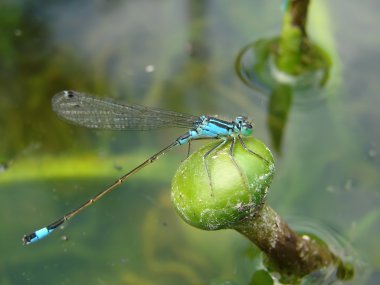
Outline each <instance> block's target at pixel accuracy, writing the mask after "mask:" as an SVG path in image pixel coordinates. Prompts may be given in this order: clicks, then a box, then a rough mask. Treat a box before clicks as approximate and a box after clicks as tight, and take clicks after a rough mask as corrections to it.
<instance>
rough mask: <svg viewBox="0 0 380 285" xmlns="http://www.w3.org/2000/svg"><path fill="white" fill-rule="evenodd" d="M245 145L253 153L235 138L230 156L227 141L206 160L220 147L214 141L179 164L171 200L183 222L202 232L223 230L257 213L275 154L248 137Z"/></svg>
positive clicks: (271, 175) (270, 177)
mask: <svg viewBox="0 0 380 285" xmlns="http://www.w3.org/2000/svg"><path fill="white" fill-rule="evenodd" d="M244 143H245V145H246V147H247V148H248V149H249V150H251V151H253V152H254V153H256V154H254V153H252V152H249V151H248V150H247V149H245V148H244V147H243V146H242V144H241V143H240V142H239V140H238V139H237V140H236V143H235V146H234V149H233V158H232V157H231V156H230V147H231V144H232V141H230V140H229V141H227V142H226V143H225V144H224V145H222V146H220V147H219V148H217V149H216V150H214V151H212V152H211V153H210V154H209V155H208V156H207V157H206V159H204V155H205V154H206V153H207V152H208V151H209V150H210V149H212V148H213V147H215V146H216V145H217V144H220V141H216V142H212V143H210V144H207V145H205V146H203V147H202V148H201V149H199V150H198V151H196V152H194V153H193V154H192V155H191V156H189V157H188V158H187V159H186V160H185V161H184V162H183V163H182V164H181V165H180V167H179V168H178V170H177V172H176V174H175V176H174V178H173V181H172V192H171V198H172V202H173V204H174V206H175V208H176V210H177V211H178V213H179V214H180V216H181V217H182V218H183V219H184V220H185V221H186V222H187V223H189V224H190V225H193V226H195V227H197V228H200V229H204V230H217V229H224V228H230V227H232V226H233V225H234V224H236V223H237V222H239V221H241V220H242V219H244V218H246V217H252V216H254V215H255V214H256V213H257V212H258V211H260V209H261V207H262V205H263V204H264V202H265V197H266V194H267V190H268V188H269V186H270V184H271V181H272V178H273V174H274V163H273V156H272V154H271V152H270V150H269V149H268V148H267V147H266V146H265V145H264V144H263V143H262V142H261V141H259V140H256V139H254V138H252V137H249V138H244ZM206 165H207V168H206ZM207 170H208V171H207Z"/></svg>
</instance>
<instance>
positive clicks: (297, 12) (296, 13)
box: [289, 0, 310, 37]
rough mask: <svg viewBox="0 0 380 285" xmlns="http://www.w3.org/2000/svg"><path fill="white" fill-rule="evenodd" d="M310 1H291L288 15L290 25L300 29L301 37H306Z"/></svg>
mask: <svg viewBox="0 0 380 285" xmlns="http://www.w3.org/2000/svg"><path fill="white" fill-rule="evenodd" d="M309 2H310V0H291V3H290V6H289V13H290V15H291V19H292V20H291V23H292V25H293V26H296V27H298V28H299V29H300V31H301V33H302V36H303V37H307V32H306V19H307V8H308V6H309Z"/></svg>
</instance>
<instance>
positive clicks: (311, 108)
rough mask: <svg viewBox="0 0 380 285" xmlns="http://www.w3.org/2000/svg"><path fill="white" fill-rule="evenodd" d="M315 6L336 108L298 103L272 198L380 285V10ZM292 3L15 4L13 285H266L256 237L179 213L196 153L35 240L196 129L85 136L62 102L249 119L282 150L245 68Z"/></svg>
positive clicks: (9, 204) (1, 84)
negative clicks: (70, 99)
mask: <svg viewBox="0 0 380 285" xmlns="http://www.w3.org/2000/svg"><path fill="white" fill-rule="evenodd" d="M278 2H280V1H278ZM314 2H316V6H315V14H316V15H314V20H313V21H315V22H314V23H317V24H318V27H317V28H315V27H314V29H313V28H312V27H311V31H310V34H311V36H313V35H314V36H315V37H316V38H319V39H320V40H321V45H323V44H326V45H327V46H328V47H327V48H328V49H329V51H330V52H331V54H332V57H333V62H334V63H333V64H334V65H333V66H334V67H333V72H332V73H331V77H330V82H329V83H328V84H327V86H326V88H325V89H323V90H320V91H319V92H320V93H321V97H323V98H325V99H324V100H321V101H320V102H318V103H317V104H316V103H315V102H313V103H312V104H307V103H305V104H302V105H297V104H295V105H294V106H293V107H292V108H291V110H290V113H289V114H288V117H287V121H286V124H284V125H285V128H284V133H283V137H282V141H281V146H280V148H281V155H279V152H274V155H275V158H276V169H277V172H276V176H275V180H274V182H273V185H272V188H271V190H270V192H269V200H270V201H269V202H270V205H271V206H272V207H273V208H274V209H275V210H276V211H277V212H279V214H281V215H282V216H284V217H285V218H286V217H287V216H298V217H305V218H307V219H312V220H314V221H317V222H318V223H320V224H321V225H326V226H330V227H333V228H335V229H337V230H338V231H339V232H340V233H341V234H342V236H344V237H345V238H346V239H347V241H348V242H349V243H350V244H351V245H352V247H353V249H354V251H355V252H356V256H357V257H358V259H360V260H361V261H362V263H361V268H362V270H361V271H360V272H359V274H360V275H361V276H360V278H359V281H357V282H356V281H355V282H352V284H379V282H380V243H379V238H378V237H379V236H380V209H379V205H380V203H379V202H380V195H379V193H380V192H379V189H380V178H379V177H380V176H379V170H380V157H379V155H380V143H379V141H380V127H379V126H378V122H380V112H379V111H378V110H379V106H380V96H379V95H378V92H379V90H380V81H379V72H380V67H379V66H380V65H379V62H380V53H379V50H380V40H379V38H378V37H377V36H376V35H377V33H378V31H377V30H378V28H377V27H378V26H379V24H380V20H379V18H378V14H379V12H380V4H378V3H377V2H376V1H370V0H366V1H361V2H358V1H353V0H349V1H343V0H339V1H321V0H315V1H314ZM330 2H331V3H330ZM279 6H280V3H274V2H273V3H272V2H270V1H263V0H260V1H259V0H257V1H239V2H237V3H233V4H232V2H231V1H225V0H223V1H174V0H167V1H161V0H158V1H92V2H91V3H90V2H89V1H87V2H86V1H44V2H43V1H10V0H9V1H3V2H2V3H1V4H0V34H1V37H0V163H1V165H0V166H1V167H0V195H1V196H0V221H1V226H0V233H1V236H2V238H1V242H0V252H1V259H0V284H5V285H8V284H83V283H88V284H137V285H139V284H148V285H149V284H251V283H250V280H251V279H252V276H253V274H254V272H255V271H256V270H257V267H256V264H255V263H254V262H253V261H252V255H255V254H256V252H255V249H254V247H252V246H251V245H250V244H249V243H248V241H247V240H245V239H244V238H243V237H242V236H240V235H239V234H238V233H236V232H233V231H227V230H226V231H217V232H205V231H200V230H197V229H194V228H191V227H190V226H188V225H187V224H185V223H184V222H183V221H182V220H180V218H179V217H178V216H177V214H176V213H175V211H174V209H173V208H172V206H171V202H170V184H171V178H172V176H173V175H174V173H175V170H176V169H177V167H178V165H179V164H180V162H181V160H182V159H184V158H185V157H186V152H187V148H186V147H183V148H182V149H179V150H175V151H173V152H172V153H171V154H168V155H167V156H166V157H164V158H162V159H160V160H159V161H157V162H156V163H155V164H154V165H151V166H150V167H149V168H146V169H144V170H143V171H141V172H140V173H138V174H137V175H135V176H134V177H132V178H131V179H130V180H129V181H127V182H126V183H125V184H124V185H122V186H121V187H119V189H118V190H117V191H115V192H113V193H112V194H111V195H109V196H108V197H105V198H104V199H102V200H101V201H99V202H98V203H97V204H96V205H94V206H93V207H91V208H89V209H87V210H86V211H85V212H83V213H82V214H80V215H78V216H77V217H75V218H74V219H73V220H71V221H70V222H69V224H68V226H67V227H65V229H63V230H57V231H56V232H55V233H54V234H52V235H51V236H50V237H49V238H46V239H45V240H43V241H41V242H39V243H36V244H33V245H30V246H23V245H22V242H21V238H22V236H23V235H24V234H27V233H29V232H31V231H33V230H35V229H38V228H40V227H42V226H45V225H46V224H47V223H49V222H52V221H53V220H55V219H56V218H58V217H60V216H61V215H62V214H64V213H65V212H67V211H69V210H71V209H72V208H74V207H76V206H78V205H80V204H81V203H83V202H84V201H85V200H86V199H88V198H89V197H91V196H92V195H94V194H95V193H97V192H98V191H100V190H101V189H102V188H103V187H105V186H107V185H109V184H110V183H112V182H113V181H114V180H115V179H116V178H118V177H119V176H121V175H122V174H124V173H125V172H126V171H128V170H129V169H131V168H132V167H134V166H136V165H137V164H138V163H139V162H141V161H142V160H144V159H145V158H147V157H148V156H149V155H151V154H153V153H154V152H156V151H158V150H159V149H160V148H162V147H164V146H165V145H166V144H168V143H169V142H170V141H171V140H172V139H174V138H175V137H177V136H178V135H180V134H182V133H183V132H184V130H158V131H154V132H149V133H141V132H132V133H126V132H101V131H92V130H87V129H83V128H80V127H76V126H71V125H68V124H66V123H65V122H62V121H60V120H59V119H58V118H57V117H56V116H55V114H54V113H53V112H52V111H51V108H50V99H51V97H52V95H53V94H54V93H56V92H58V91H61V90H64V89H74V90H79V91H85V92H89V93H94V94H99V96H109V97H112V98H114V99H117V100H121V101H128V102H133V103H139V104H143V105H148V106H155V107H161V108H165V109H171V110H176V111H185V112H188V113H192V114H221V115H225V116H227V117H232V118H233V117H234V116H236V115H238V114H246V115H249V116H250V117H251V118H252V119H253V120H254V123H255V131H254V135H255V136H256V137H258V138H260V139H261V140H263V141H264V142H265V143H266V144H267V145H268V146H269V147H270V148H271V149H273V151H274V147H273V145H275V143H274V142H273V141H272V139H271V138H272V136H271V133H270V129H269V127H268V124H267V122H268V119H267V117H268V111H267V109H268V99H267V98H266V97H264V96H260V95H259V94H257V91H255V90H253V89H251V88H249V87H247V86H246V85H245V84H244V83H242V82H241V80H240V79H239V77H238V76H237V75H236V73H235V70H234V64H235V59H236V57H237V55H238V54H239V52H240V51H241V50H242V49H243V48H244V47H245V46H246V45H247V44H249V43H251V42H254V41H256V40H258V39H261V38H267V37H271V36H276V33H277V32H278V31H280V25H281V12H280V9H279ZM302 92H306V91H302ZM196 147H199V143H197V144H194V145H192V148H196ZM363 268H364V269H363ZM223 281H226V282H227V281H230V282H231V283H223ZM233 282H234V283H233ZM347 284H348V283H347Z"/></svg>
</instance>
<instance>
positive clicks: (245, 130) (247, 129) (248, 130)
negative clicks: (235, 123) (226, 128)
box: [241, 123, 253, 136]
mask: <svg viewBox="0 0 380 285" xmlns="http://www.w3.org/2000/svg"><path fill="white" fill-rule="evenodd" d="M252 129H253V127H252V125H251V124H249V123H243V124H242V126H241V134H242V135H243V136H250V135H251V134H252Z"/></svg>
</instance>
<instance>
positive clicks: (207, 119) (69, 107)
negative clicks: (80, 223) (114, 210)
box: [22, 91, 268, 244]
mask: <svg viewBox="0 0 380 285" xmlns="http://www.w3.org/2000/svg"><path fill="white" fill-rule="evenodd" d="M52 108H53V110H54V112H56V113H57V114H58V116H60V117H61V118H63V119H65V120H67V121H69V122H70V123H74V124H77V125H81V126H85V127H88V128H94V129H112V130H151V129H156V128H161V127H179V128H187V129H189V130H188V131H187V132H186V133H184V134H183V135H180V136H179V137H178V138H176V139H175V140H174V141H173V142H172V143H171V144H169V145H168V146H166V147H165V148H163V149H162V150H160V151H159V152H157V153H156V154H154V155H152V156H151V157H149V158H148V159H147V160H145V161H144V162H142V163H141V164H139V165H138V166H136V167H135V168H133V169H132V170H131V171H129V172H128V173H126V174H124V175H123V176H122V177H120V178H119V179H117V180H116V181H115V182H114V183H112V184H111V185H110V186H109V187H107V188H105V189H104V190H102V191H101V192H99V193H98V194H97V195H95V196H94V197H92V198H91V199H89V200H88V201H87V202H85V203H84V204H82V205H81V206H79V207H78V208H76V209H74V210H72V211H70V212H68V213H67V214H65V215H64V216H63V217H61V218H59V219H58V220H56V221H54V222H53V223H51V224H50V225H48V226H46V227H43V228H42V229H40V230H37V231H35V232H33V233H31V234H28V235H25V236H24V237H23V239H22V240H23V242H24V244H29V243H32V242H35V241H37V240H40V239H41V238H43V237H45V236H47V235H48V234H49V233H51V232H52V231H54V230H55V229H56V228H57V227H59V226H60V225H62V224H63V223H64V222H66V221H67V220H69V219H71V218H72V217H74V216H75V215H77V214H78V213H79V212H81V211H82V210H83V209H85V208H86V207H88V206H90V205H91V204H93V203H95V202H96V201H97V200H99V199H100V198H101V197H103V196H104V195H106V194H107V193H109V192H110V191H111V190H113V189H114V188H115V187H117V186H118V185H120V184H121V183H123V182H124V181H125V180H126V179H127V178H128V177H130V176H131V175H132V174H134V173H136V172H138V171H139V170H141V169H142V168H144V167H145V166H147V165H149V164H151V163H152V162H154V161H155V160H156V159H158V158H159V157H160V156H161V155H163V154H165V153H167V152H168V151H170V150H171V149H172V148H174V147H176V146H179V145H183V144H186V143H190V141H192V140H198V139H220V143H218V144H216V145H215V146H214V147H212V148H211V149H210V150H209V151H207V152H206V154H205V155H204V156H203V162H204V165H205V171H206V172H207V175H208V178H209V182H210V189H211V191H210V195H213V193H212V182H211V181H212V180H211V177H210V174H209V170H208V167H207V162H206V158H207V156H208V155H210V154H211V153H212V152H213V151H215V150H216V149H217V148H219V147H221V146H222V145H224V144H225V143H226V142H227V140H231V146H230V149H229V155H230V157H231V160H232V161H233V163H234V164H235V166H236V167H237V168H238V169H239V166H238V164H237V163H236V161H235V159H234V157H233V149H234V146H235V144H236V141H237V140H239V142H240V143H241V145H242V146H243V148H244V149H245V150H246V151H247V152H248V153H250V154H252V155H255V156H257V157H258V158H260V159H263V160H265V161H266V162H268V161H267V160H266V159H264V158H263V157H262V156H260V155H259V154H257V153H256V152H254V151H252V150H250V149H248V148H247V147H246V145H245V143H244V141H243V139H242V136H243V137H245V136H249V135H251V134H252V123H251V122H249V121H248V119H247V117H245V116H238V117H236V118H235V120H234V121H225V120H221V119H218V118H216V117H211V116H204V115H202V116H192V115H188V114H183V113H177V112H173V111H165V110H161V109H155V108H148V107H144V106H140V105H125V104H120V103H116V102H113V101H111V100H104V99H98V98H95V97H92V96H89V95H86V94H84V93H79V92H76V91H62V92H60V93H57V94H56V95H55V96H54V97H53V99H52ZM239 172H240V173H242V172H241V171H240V170H239ZM241 175H242V174H241Z"/></svg>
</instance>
